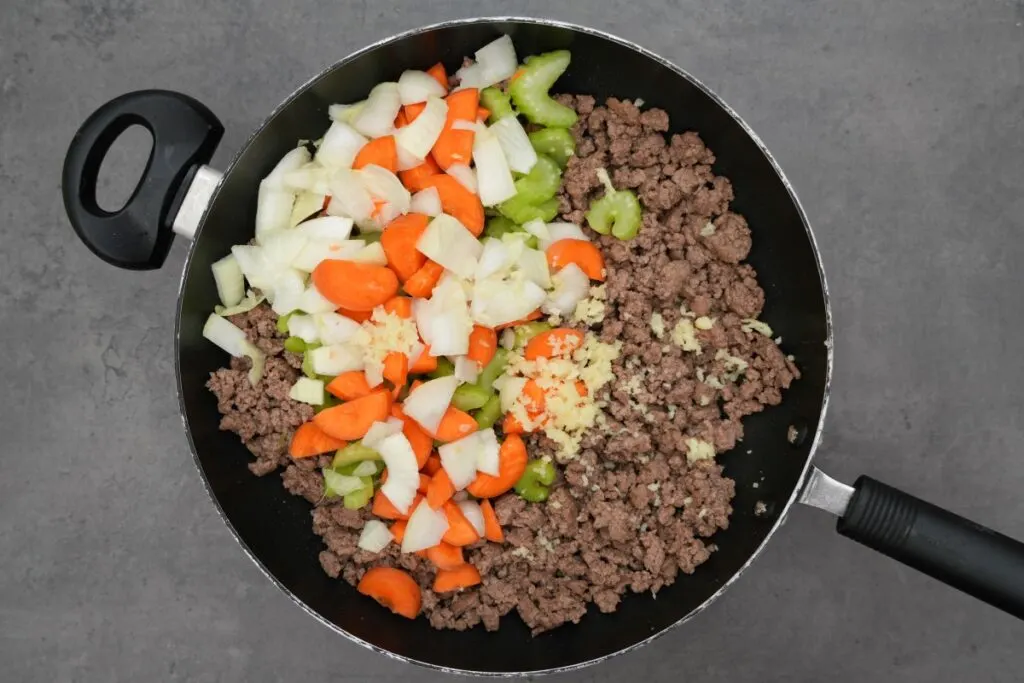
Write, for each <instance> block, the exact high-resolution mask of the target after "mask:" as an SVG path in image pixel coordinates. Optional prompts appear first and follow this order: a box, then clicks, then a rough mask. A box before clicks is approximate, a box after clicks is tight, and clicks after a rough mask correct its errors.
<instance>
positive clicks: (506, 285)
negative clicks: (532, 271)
mask: <svg viewBox="0 0 1024 683" xmlns="http://www.w3.org/2000/svg"><path fill="white" fill-rule="evenodd" d="M544 298H545V293H544V290H543V289H541V288H540V287H539V286H538V285H537V284H536V283H535V282H531V281H530V280H526V279H522V280H501V279H498V278H494V277H490V278H487V279H485V280H479V281H477V282H476V283H475V284H474V286H473V304H472V306H471V307H470V314H471V315H472V317H473V322H475V323H477V324H479V325H483V326H484V327H497V326H498V325H504V324H505V323H510V322H514V321H516V320H521V319H523V318H525V317H526V316H528V315H529V314H531V313H533V312H534V311H535V310H537V309H538V308H539V307H540V305H541V304H542V303H544Z"/></svg>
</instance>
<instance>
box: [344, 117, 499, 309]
mask: <svg viewBox="0 0 1024 683" xmlns="http://www.w3.org/2000/svg"><path fill="white" fill-rule="evenodd" d="M456 132H458V131H456ZM424 182H425V183H426V185H427V187H434V188H437V194H438V196H439V197H440V198H441V208H442V209H443V210H444V212H445V213H446V214H448V215H450V216H454V217H455V218H457V219H459V222H460V223H462V225H464V226H465V227H466V229H467V230H469V231H470V232H471V233H473V235H474V236H476V237H479V236H480V233H481V232H483V230H484V205H483V204H481V203H480V197H478V196H476V195H475V194H473V193H472V192H470V191H469V190H467V189H466V186H465V185H463V184H462V183H460V182H459V181H458V180H456V179H455V178H454V177H452V176H450V175H448V174H446V173H440V174H438V175H434V176H430V177H429V178H427V179H426V180H425V181H424ZM325 296H326V295H325Z"/></svg>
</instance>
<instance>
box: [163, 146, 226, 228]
mask: <svg viewBox="0 0 1024 683" xmlns="http://www.w3.org/2000/svg"><path fill="white" fill-rule="evenodd" d="M223 177H224V174H223V173H221V172H220V171H218V170H217V169H215V168H210V167H209V166H206V165H205V164H204V165H202V166H200V167H199V168H198V169H196V174H195V175H194V176H192V183H191V184H190V185H189V186H188V191H186V192H185V198H184V199H183V200H182V201H181V208H180V209H178V215H177V216H175V217H174V224H173V225H172V228H173V230H174V233H175V234H176V235H181V236H182V237H184V238H186V239H189V240H191V239H194V238H195V236H196V230H198V229H199V221H200V219H201V218H202V217H203V214H204V213H206V207H207V206H209V204H210V198H211V197H213V193H214V192H216V190H217V186H218V185H220V181H221V178H223Z"/></svg>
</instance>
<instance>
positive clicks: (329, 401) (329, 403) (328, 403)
mask: <svg viewBox="0 0 1024 683" xmlns="http://www.w3.org/2000/svg"><path fill="white" fill-rule="evenodd" d="M317 379H319V380H320V381H321V382H324V384H325V385H326V384H327V382H330V381H331V380H332V379H334V378H333V377H327V378H326V381H324V376H323V375H318V376H317ZM340 405H341V399H339V398H338V397H337V396H334V395H332V394H330V393H328V392H326V391H325V392H324V402H323V403H321V404H320V405H318V406H313V410H314V411H315V412H317V413H319V412H320V411H323V410H327V409H328V408H333V407H334V406H340Z"/></svg>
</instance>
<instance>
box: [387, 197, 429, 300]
mask: <svg viewBox="0 0 1024 683" xmlns="http://www.w3.org/2000/svg"><path fill="white" fill-rule="evenodd" d="M429 222H430V218H429V217H428V216H424V215H423V214H421V213H407V214H405V215H403V216H399V217H398V218H396V219H395V220H393V221H391V222H390V223H388V224H387V226H386V227H385V228H384V232H382V233H381V235H380V245H381V246H382V247H383V248H384V255H385V256H386V257H387V259H388V265H389V266H390V267H391V270H393V271H395V273H396V274H397V275H398V279H399V280H401V281H402V282H405V281H406V280H408V279H409V278H411V277H412V276H413V275H415V274H416V271H417V270H419V269H420V268H422V267H423V264H424V263H426V262H427V257H426V256H424V255H423V254H421V253H420V252H419V250H417V249H416V243H417V242H418V241H419V239H420V236H421V235H423V233H424V232H425V231H426V229H427V223H429ZM409 310H410V312H411V310H412V309H411V308H410V309H409Z"/></svg>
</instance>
